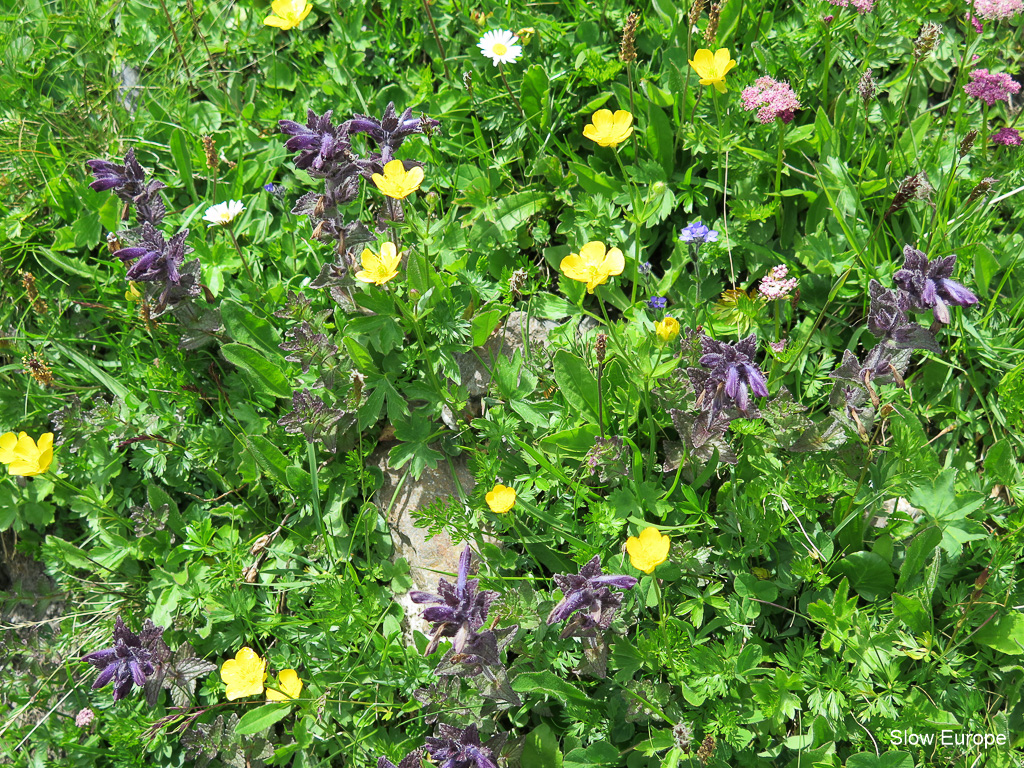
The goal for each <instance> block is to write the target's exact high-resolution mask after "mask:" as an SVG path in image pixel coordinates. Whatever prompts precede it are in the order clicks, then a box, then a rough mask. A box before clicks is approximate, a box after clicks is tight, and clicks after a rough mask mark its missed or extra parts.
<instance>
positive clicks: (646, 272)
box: [637, 261, 653, 277]
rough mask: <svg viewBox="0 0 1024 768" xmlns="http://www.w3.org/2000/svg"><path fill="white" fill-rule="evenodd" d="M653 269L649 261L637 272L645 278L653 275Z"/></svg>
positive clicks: (639, 267) (638, 268)
mask: <svg viewBox="0 0 1024 768" xmlns="http://www.w3.org/2000/svg"><path fill="white" fill-rule="evenodd" d="M652 269H653V267H651V262H649V261H645V262H644V263H643V264H641V265H640V266H638V267H637V271H638V272H639V273H640V274H641V275H643V276H644V277H647V276H648V275H649V274H651V270H652Z"/></svg>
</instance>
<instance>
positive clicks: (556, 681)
mask: <svg viewBox="0 0 1024 768" xmlns="http://www.w3.org/2000/svg"><path fill="white" fill-rule="evenodd" d="M512 690H514V691H515V692H516V693H540V694H546V695H548V696H553V697H554V698H555V699H556V700H557V701H560V702H561V701H566V700H570V701H578V702H580V703H592V700H591V698H590V696H588V695H587V694H585V693H584V692H583V691H581V690H580V689H579V688H577V687H576V686H574V685H571V684H570V683H567V682H565V681H564V680H563V679H562V678H560V677H559V676H558V675H556V674H554V673H552V672H521V673H520V674H519V675H517V676H516V678H515V679H514V680H513V681H512Z"/></svg>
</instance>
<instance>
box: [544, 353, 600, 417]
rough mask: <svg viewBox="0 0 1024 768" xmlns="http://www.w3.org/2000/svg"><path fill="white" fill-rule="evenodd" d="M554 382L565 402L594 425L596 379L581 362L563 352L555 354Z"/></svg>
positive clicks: (595, 415) (595, 414)
mask: <svg viewBox="0 0 1024 768" xmlns="http://www.w3.org/2000/svg"><path fill="white" fill-rule="evenodd" d="M553 368H554V374H555V381H556V382H557V383H558V390H559V392H560V393H561V394H562V396H563V397H564V398H565V401H566V402H567V403H568V404H569V405H570V407H571V408H572V409H573V410H574V411H576V412H577V413H579V414H581V415H583V416H585V417H586V418H588V419H590V420H591V421H593V422H594V423H595V424H596V423H597V421H598V416H597V378H596V377H595V376H594V374H593V373H592V372H591V371H590V368H589V367H588V366H587V364H586V363H585V362H583V360H581V359H580V358H578V357H576V356H575V355H572V354H570V353H568V352H566V351H565V350H559V351H558V352H556V353H555V359H554V362H553Z"/></svg>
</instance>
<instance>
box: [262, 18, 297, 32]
mask: <svg viewBox="0 0 1024 768" xmlns="http://www.w3.org/2000/svg"><path fill="white" fill-rule="evenodd" d="M263 24H264V25H265V26H268V27H278V28H279V29H291V28H292V27H294V26H295V25H294V24H292V23H291V22H290V21H289V20H288V19H282V18H281V17H280V16H274V15H270V16H267V18H265V19H264V20H263Z"/></svg>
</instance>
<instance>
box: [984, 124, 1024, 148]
mask: <svg viewBox="0 0 1024 768" xmlns="http://www.w3.org/2000/svg"><path fill="white" fill-rule="evenodd" d="M989 139H990V140H991V141H992V143H993V144H1002V145H1003V146H1004V147H1019V146H1020V144H1021V139H1020V131H1018V130H1017V129H1016V128H1009V127H1007V128H1000V129H999V130H998V131H996V132H995V133H993V134H992V135H991V136H989Z"/></svg>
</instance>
